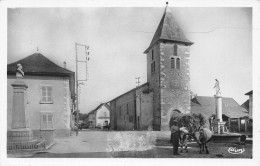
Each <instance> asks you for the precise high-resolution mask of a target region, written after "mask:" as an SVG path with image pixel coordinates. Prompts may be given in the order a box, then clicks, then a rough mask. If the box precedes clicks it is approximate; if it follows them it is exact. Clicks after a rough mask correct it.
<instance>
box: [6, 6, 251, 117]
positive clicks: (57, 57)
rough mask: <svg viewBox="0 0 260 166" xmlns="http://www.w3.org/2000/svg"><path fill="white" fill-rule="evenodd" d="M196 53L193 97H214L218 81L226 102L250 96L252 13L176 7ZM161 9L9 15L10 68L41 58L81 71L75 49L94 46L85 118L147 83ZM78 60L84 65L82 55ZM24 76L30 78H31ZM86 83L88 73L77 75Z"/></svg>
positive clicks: (83, 95)
mask: <svg viewBox="0 0 260 166" xmlns="http://www.w3.org/2000/svg"><path fill="white" fill-rule="evenodd" d="M170 10H171V11H172V13H173V15H174V17H175V18H176V20H177V22H178V23H179V25H180V27H181V28H182V30H183V31H184V33H185V35H186V37H187V38H188V39H189V40H190V41H192V42H194V44H193V45H192V46H191V48H190V76H191V81H190V84H191V91H193V92H194V93H196V94H197V95H198V96H213V95H214V93H215V90H214V89H213V87H214V84H215V81H214V80H215V78H217V79H218V80H219V81H220V89H221V94H222V96H223V97H231V98H234V99H235V100H236V101H237V102H238V103H239V104H242V103H243V102H245V101H246V100H247V99H248V96H246V95H244V94H245V93H247V92H248V91H250V90H252V29H251V27H252V9H251V8H237V7H232V8H229V7H225V8H223V7H222V8H221V7H218V8H216V7H214V8H213V7H205V8H200V7H190V8H184V7H174V8H173V7H171V6H170ZM163 12H164V8H162V7H108V8H103V7H98V8H94V7H85V8H14V9H8V24H7V25H8V33H7V34H8V43H7V44H8V47H7V51H8V55H7V63H8V64H9V63H12V62H15V61H17V60H20V59H22V58H24V57H26V56H29V55H31V54H33V53H35V52H37V48H38V49H39V51H38V52H39V53H41V54H43V55H44V56H46V57H47V58H49V59H50V60H51V61H53V62H54V63H56V64H57V65H59V66H63V62H64V61H66V63H67V69H69V70H72V71H76V69H75V64H76V62H75V42H77V43H80V44H85V45H88V46H89V52H90V55H89V57H90V61H88V64H87V71H88V73H87V75H88V80H87V81H86V82H84V85H81V86H80V105H79V108H80V112H81V113H87V112H89V111H91V110H93V109H94V108H95V107H97V106H98V105H99V104H100V103H101V102H108V101H110V100H112V99H114V98H115V97H117V96H119V95H121V94H122V93H125V92H127V91H129V90H131V89H133V88H134V87H135V86H136V79H135V78H136V77H141V79H140V81H141V84H143V83H145V82H146V81H147V74H146V55H145V54H143V52H144V50H145V49H146V48H147V47H148V46H149V44H150V42H151V40H152V37H153V35H154V32H155V30H156V28H157V26H158V24H159V21H160V19H161V17H162V15H163ZM78 55H79V57H80V58H82V57H83V58H84V55H83V52H82V48H81V47H78ZM25 75H26V73H25ZM79 76H80V79H85V76H86V69H85V67H84V66H82V65H80V67H79Z"/></svg>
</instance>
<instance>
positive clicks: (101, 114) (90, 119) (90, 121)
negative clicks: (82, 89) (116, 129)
mask: <svg viewBox="0 0 260 166" xmlns="http://www.w3.org/2000/svg"><path fill="white" fill-rule="evenodd" d="M85 122H86V123H87V125H88V126H89V127H90V128H101V129H102V128H103V126H108V125H109V123H110V111H109V106H108V105H107V103H101V104H100V105H99V106H98V107H97V108H95V109H94V110H92V111H90V112H89V113H88V114H87V116H86V119H85Z"/></svg>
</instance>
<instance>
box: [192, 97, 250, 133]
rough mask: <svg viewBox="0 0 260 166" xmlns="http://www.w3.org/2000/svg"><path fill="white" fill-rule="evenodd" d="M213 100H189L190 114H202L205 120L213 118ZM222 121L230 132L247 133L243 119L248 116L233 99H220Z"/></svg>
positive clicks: (203, 98)
mask: <svg viewBox="0 0 260 166" xmlns="http://www.w3.org/2000/svg"><path fill="white" fill-rule="evenodd" d="M215 110H216V104H215V98H214V97H208V96H196V97H195V98H193V99H192V100H191V112H193V113H202V114H203V115H204V116H205V117H206V118H207V119H209V123H210V125H212V124H211V122H210V119H211V118H212V120H213V118H214V117H215ZM222 112H223V113H222V119H223V121H225V122H226V127H227V129H228V130H229V131H230V132H244V131H247V129H248V126H247V123H246V121H245V118H246V117H247V116H248V115H249V114H248V112H247V111H246V109H245V108H243V107H241V106H240V105H239V104H238V103H237V102H236V101H235V100H234V99H233V98H228V97H222Z"/></svg>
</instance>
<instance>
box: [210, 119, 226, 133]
mask: <svg viewBox="0 0 260 166" xmlns="http://www.w3.org/2000/svg"><path fill="white" fill-rule="evenodd" d="M225 124H226V122H220V121H218V120H214V121H213V123H212V126H213V132H214V134H223V133H225Z"/></svg>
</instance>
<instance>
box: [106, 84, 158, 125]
mask: <svg viewBox="0 0 260 166" xmlns="http://www.w3.org/2000/svg"><path fill="white" fill-rule="evenodd" d="M152 102H153V92H152V91H151V89H149V84H148V83H145V84H143V85H141V86H139V87H137V88H134V89H132V90H130V91H128V92H126V93H124V94H122V95H120V96H118V97H116V98H115V99H113V100H111V101H110V102H109V103H110V128H111V129H112V130H148V129H152V120H153V112H152V110H153V108H152V107H153V105H152Z"/></svg>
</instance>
